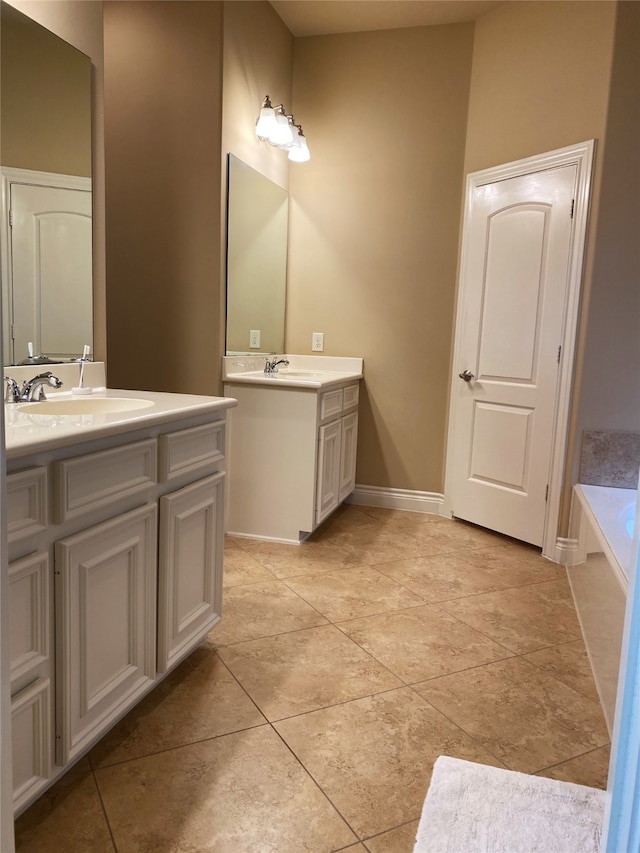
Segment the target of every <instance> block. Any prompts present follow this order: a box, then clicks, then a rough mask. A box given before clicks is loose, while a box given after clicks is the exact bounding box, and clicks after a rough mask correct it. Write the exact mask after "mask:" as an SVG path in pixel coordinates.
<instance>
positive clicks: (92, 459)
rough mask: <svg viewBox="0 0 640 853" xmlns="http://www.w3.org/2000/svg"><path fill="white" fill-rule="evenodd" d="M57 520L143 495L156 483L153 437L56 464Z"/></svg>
mask: <svg viewBox="0 0 640 853" xmlns="http://www.w3.org/2000/svg"><path fill="white" fill-rule="evenodd" d="M55 473H56V487H57V492H58V494H57V498H58V500H57V502H56V504H57V505H56V521H57V522H59V523H61V522H63V521H68V520H69V519H71V518H77V517H78V516H81V515H84V514H85V513H89V512H91V511H92V510H95V509H102V508H105V507H108V506H109V505H110V504H115V503H117V502H118V501H119V500H122V499H123V498H128V497H131V496H133V495H137V494H139V493H141V492H144V491H145V490H146V489H148V488H149V486H152V485H153V484H154V483H156V482H157V445H156V440H155V439H153V438H150V439H147V440H146V441H138V442H136V443H135V444H125V445H124V446H123V447H114V448H113V449H111V450H103V451H101V452H99V453H89V454H87V455H86V456H78V457H76V458H75V459H66V460H64V461H63V462H58V463H56V467H55Z"/></svg>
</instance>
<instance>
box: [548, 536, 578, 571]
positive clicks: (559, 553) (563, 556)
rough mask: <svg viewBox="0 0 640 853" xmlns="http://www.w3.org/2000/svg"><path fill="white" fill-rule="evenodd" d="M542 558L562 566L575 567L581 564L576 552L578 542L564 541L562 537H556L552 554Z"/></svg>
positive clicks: (573, 540)
mask: <svg viewBox="0 0 640 853" xmlns="http://www.w3.org/2000/svg"><path fill="white" fill-rule="evenodd" d="M543 556H544V557H548V559H549V560H552V561H553V562H554V563H561V564H562V565H563V566H577V565H578V563H581V562H583V559H581V557H580V553H579V551H578V540H577V539H564V538H563V537H562V536H558V538H557V539H556V544H555V548H554V549H553V553H552V554H543Z"/></svg>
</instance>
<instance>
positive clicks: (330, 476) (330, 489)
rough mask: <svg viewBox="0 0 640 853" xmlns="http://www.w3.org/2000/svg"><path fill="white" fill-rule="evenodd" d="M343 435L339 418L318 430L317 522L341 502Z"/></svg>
mask: <svg viewBox="0 0 640 853" xmlns="http://www.w3.org/2000/svg"><path fill="white" fill-rule="evenodd" d="M341 437H342V430H341V426H340V421H339V420H337V421H332V422H331V423H330V424H327V425H326V426H321V427H320V429H319V430H318V439H319V441H318V488H317V494H316V524H320V522H321V521H323V520H324V519H325V518H326V517H327V516H328V515H329V513H331V512H332V511H333V510H334V509H335V508H336V507H337V506H338V503H339V494H340V442H341Z"/></svg>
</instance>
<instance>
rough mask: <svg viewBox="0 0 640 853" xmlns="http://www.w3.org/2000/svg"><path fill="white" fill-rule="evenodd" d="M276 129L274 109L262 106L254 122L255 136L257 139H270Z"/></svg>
mask: <svg viewBox="0 0 640 853" xmlns="http://www.w3.org/2000/svg"><path fill="white" fill-rule="evenodd" d="M277 129H278V123H277V122H276V114H275V110H274V109H273V108H272V107H263V108H262V109H261V110H260V115H259V116H258V121H257V122H256V136H257V137H258V139H271V137H272V136H273V135H274V134H275V133H276V131H277Z"/></svg>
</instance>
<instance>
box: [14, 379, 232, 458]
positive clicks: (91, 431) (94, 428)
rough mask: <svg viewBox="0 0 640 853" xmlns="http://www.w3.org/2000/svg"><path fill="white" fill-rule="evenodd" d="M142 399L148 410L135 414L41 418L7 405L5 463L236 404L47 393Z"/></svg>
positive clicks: (181, 397) (147, 395)
mask: <svg viewBox="0 0 640 853" xmlns="http://www.w3.org/2000/svg"><path fill="white" fill-rule="evenodd" d="M101 398H102V399H104V398H107V399H109V398H111V399H114V398H115V399H118V398H119V399H122V398H124V399H130V400H145V401H147V402H149V403H151V405H149V406H147V407H145V408H140V409H135V410H133V411H120V412H108V413H99V414H64V415H51V414H42V413H41V412H36V411H35V410H32V411H30V410H29V408H28V406H29V404H21V403H10V404H5V407H4V417H5V447H6V457H7V459H14V458H17V457H21V456H27V455H29V454H31V453H37V452H40V451H43V450H50V449H54V448H59V447H65V446H68V445H73V444H76V443H77V442H79V441H88V440H92V439H97V438H104V437H105V436H109V435H117V434H119V433H122V432H130V431H131V430H135V429H138V428H143V427H146V426H150V425H154V424H160V423H166V422H167V421H172V420H176V419H177V418H189V417H194V416H197V415H203V414H207V413H211V412H215V411H218V410H223V409H228V408H230V407H232V406H235V405H237V401H236V400H234V399H233V398H231V397H208V396H200V395H196V394H169V393H161V392H156V391H124V390H122V391H120V390H115V389H111V388H109V389H101V390H94V391H93V393H92V394H90V395H86V396H84V395H83V396H80V395H78V396H75V395H72V394H71V393H62V394H56V393H49V394H47V399H48V400H51V401H59V400H60V401H62V400H78V401H82V400H86V399H89V400H90V399H101Z"/></svg>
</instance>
